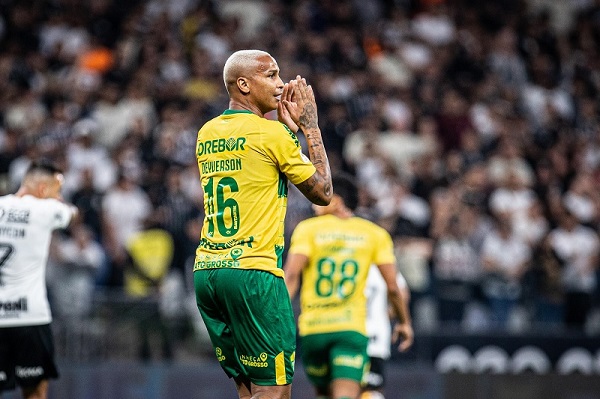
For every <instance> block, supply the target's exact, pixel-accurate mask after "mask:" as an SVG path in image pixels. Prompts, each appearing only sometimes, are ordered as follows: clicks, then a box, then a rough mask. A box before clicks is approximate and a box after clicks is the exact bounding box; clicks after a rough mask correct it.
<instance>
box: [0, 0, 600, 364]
mask: <svg viewBox="0 0 600 399" xmlns="http://www.w3.org/2000/svg"><path fill="white" fill-rule="evenodd" d="M241 48H257V49H263V50H266V51H268V52H270V53H271V54H272V55H273V56H274V57H275V58H276V59H277V61H278V63H279V67H280V69H281V74H282V78H283V79H284V81H287V80H289V79H291V78H293V77H295V76H296V75H297V74H300V75H302V76H304V77H306V78H307V80H308V81H309V83H311V84H312V86H313V88H314V89H315V92H316V97H317V101H318V106H319V125H320V126H321V129H322V131H323V137H324V140H325V145H326V148H327V150H328V154H329V157H330V162H331V164H332V169H334V170H345V171H348V172H351V173H352V174H354V175H355V176H356V177H357V179H358V181H359V182H360V185H361V190H362V200H361V201H362V202H361V206H360V209H359V213H360V214H361V215H362V216H366V217H368V218H369V219H371V220H374V221H376V222H377V223H379V224H380V225H382V226H383V227H385V228H386V229H387V230H388V231H389V232H390V233H391V234H392V235H393V237H394V241H395V248H396V254H397V258H398V269H399V271H401V272H402V273H403V274H404V276H405V278H406V279H407V281H408V284H409V286H410V289H411V292H412V302H411V306H412V311H413V316H414V319H415V329H416V332H417V335H418V333H419V331H435V330H436V329H442V328H443V329H455V330H456V331H485V330H491V329H493V330H495V331H498V330H503V329H504V330H506V331H507V332H523V331H532V330H535V329H541V330H543V329H547V328H549V327H550V328H551V329H553V330H554V331H569V330H574V331H581V332H584V333H587V334H596V333H600V289H599V288H598V283H597V281H598V277H599V272H598V269H599V268H598V266H599V262H600V258H599V256H598V255H599V254H600V238H599V234H598V229H599V227H600V189H599V187H600V124H599V122H600V120H599V119H600V112H599V111H600V96H599V94H600V93H599V91H600V1H598V0H562V1H552V0H504V1H478V0H371V1H362V0H319V1H314V0H295V1H294V0H278V1H258V0H221V1H217V0H214V1H207V0H147V1H146V0H127V1H117V0H93V1H92V0H89V1H86V0H0V192H2V193H11V192H14V191H15V190H16V188H17V187H18V184H19V182H20V179H21V177H22V175H23V173H24V171H25V170H26V168H27V166H28V164H29V162H30V161H31V160H32V159H36V158H40V157H41V158H47V159H51V160H53V161H55V162H56V163H57V164H58V165H60V166H61V167H62V169H63V170H64V171H65V178H66V182H65V191H64V197H65V199H66V200H68V201H70V202H72V203H74V204H75V205H77V206H78V207H79V209H80V211H81V215H80V218H79V220H77V221H76V223H75V224H74V225H73V226H72V227H71V228H70V229H69V230H68V231H65V232H63V233H61V234H59V235H57V236H56V237H55V240H53V247H52V255H51V265H50V266H49V270H48V282H49V289H50V294H51V300H52V303H53V307H54V314H55V319H56V320H58V321H59V322H60V321H61V320H62V321H63V322H64V323H67V324H68V323H75V325H76V323H77V321H78V320H82V319H85V318H91V317H93V316H94V315H97V313H98V312H99V309H102V310H101V313H102V314H103V316H106V315H107V314H111V312H117V313H118V312H119V310H115V309H121V310H120V311H121V313H120V314H122V313H123V312H126V311H130V312H131V313H132V314H135V315H136V319H137V320H138V322H139V323H138V324H140V325H139V326H138V327H139V331H140V333H141V334H142V336H143V339H142V340H141V342H142V343H141V345H140V347H139V355H140V356H142V357H143V358H148V357H149V356H151V354H150V353H149V351H150V347H151V345H150V344H149V342H150V341H151V340H152V337H151V336H150V335H149V334H148V331H149V330H150V327H153V328H156V327H157V323H156V320H157V319H156V318H155V317H154V316H157V317H158V319H159V323H158V329H157V331H158V332H159V333H160V336H161V337H162V338H161V339H162V341H161V342H162V349H163V355H164V356H165V357H166V358H171V357H172V356H173V350H174V349H173V345H172V344H173V342H175V341H176V340H177V339H178V337H182V336H185V335H186V334H187V333H189V328H190V327H189V326H190V325H191V326H192V327H191V329H192V330H194V326H195V325H197V322H198V320H197V310H196V309H195V303H194V299H193V293H192V292H193V290H192V283H191V279H190V276H191V264H192V262H193V256H194V251H195V247H196V245H197V242H198V239H199V234H200V228H201V224H202V216H203V215H202V187H201V186H200V183H199V180H198V170H197V165H196V162H195V154H194V150H195V140H196V133H197V130H198V128H199V127H200V126H201V125H202V124H203V123H204V122H205V121H207V120H208V119H210V118H212V117H214V116H216V115H218V114H220V113H221V112H223V110H225V109H226V108H227V96H226V92H225V90H224V86H223V82H222V67H223V64H224V62H225V59H226V58H227V57H228V56H229V54H230V53H231V52H233V51H235V50H237V49H241ZM270 117H272V118H276V115H270ZM257 200H258V199H257ZM310 215H311V208H310V205H309V203H308V201H306V200H305V199H304V198H303V197H302V196H301V195H300V194H299V193H298V192H297V191H294V190H290V198H289V203H288V219H287V226H286V228H287V230H288V231H289V232H291V230H292V229H293V228H294V227H295V225H296V223H297V222H298V221H300V220H302V219H304V218H306V217H309V216H310ZM288 237H289V235H288ZM106 304H108V305H109V306H103V305H106ZM123 309H125V310H123ZM140 314H147V315H148V317H146V318H144V317H139V315H140ZM146 321H148V323H146Z"/></svg>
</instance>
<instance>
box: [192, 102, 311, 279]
mask: <svg viewBox="0 0 600 399" xmlns="http://www.w3.org/2000/svg"><path fill="white" fill-rule="evenodd" d="M196 158H197V161H198V168H199V170H200V177H201V180H202V187H203V189H204V212H205V215H206V216H205V218H204V225H203V227H202V235H201V238H200V244H199V246H198V248H197V250H196V260H195V263H194V271H196V270H200V269H213V268H222V267H236V268H242V269H259V270H265V271H269V272H271V273H274V274H275V275H277V276H280V277H282V276H283V270H282V259H281V255H282V253H283V245H284V237H283V233H284V219H285V212H286V206H287V189H288V187H287V182H288V179H289V181H291V182H292V183H294V184H298V183H301V182H303V181H305V180H306V179H308V178H309V177H311V176H312V175H313V174H314V173H315V171H316V169H315V167H314V166H313V164H312V163H311V162H310V160H309V159H308V158H307V157H306V156H305V155H303V154H302V151H301V148H300V144H299V142H298V139H297V137H296V135H294V133H292V132H291V131H290V130H289V129H288V128H287V127H286V126H285V125H283V124H282V123H280V122H278V121H273V120H268V119H265V118H261V117H259V116H257V115H255V114H253V113H251V112H249V111H237V110H227V111H225V112H224V113H223V114H222V115H220V116H218V117H216V118H214V119H212V120H210V121H208V122H207V123H206V124H205V125H204V126H202V128H201V129H200V131H199V132H198V140H197V142H196Z"/></svg>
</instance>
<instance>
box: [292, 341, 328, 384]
mask: <svg viewBox="0 0 600 399" xmlns="http://www.w3.org/2000/svg"><path fill="white" fill-rule="evenodd" d="M332 342H333V341H332V334H329V333H328V334H309V335H304V336H302V337H300V354H301V358H302V365H303V366H304V373H305V374H306V376H307V377H308V380H309V381H310V382H311V384H312V385H313V386H314V387H316V388H317V390H319V392H327V390H328V388H329V384H330V383H331V368H330V365H329V355H330V350H331V345H332Z"/></svg>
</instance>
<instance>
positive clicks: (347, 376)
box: [284, 175, 413, 399]
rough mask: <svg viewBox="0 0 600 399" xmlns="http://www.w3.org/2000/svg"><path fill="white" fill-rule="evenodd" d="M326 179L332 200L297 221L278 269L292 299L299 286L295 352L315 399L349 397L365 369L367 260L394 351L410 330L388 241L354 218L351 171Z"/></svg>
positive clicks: (406, 345)
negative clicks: (380, 290) (386, 306)
mask: <svg viewBox="0 0 600 399" xmlns="http://www.w3.org/2000/svg"><path fill="white" fill-rule="evenodd" d="M332 182H333V198H332V200H331V203H330V204H329V205H328V206H314V209H315V213H316V217H313V218H309V219H306V220H304V221H302V222H300V223H299V224H298V225H297V226H296V228H295V230H294V232H293V234H292V238H291V245H290V250H289V254H288V257H287V260H286V264H285V267H284V270H285V278H286V285H287V287H288V291H289V293H290V296H291V297H292V298H293V297H294V296H295V295H296V293H297V292H298V290H299V289H300V315H299V319H298V328H299V333H300V345H301V357H302V362H303V365H304V369H305V372H306V374H307V376H308V378H309V380H310V381H311V383H312V384H313V386H314V387H315V389H316V393H317V397H318V398H333V399H355V398H358V397H359V395H360V392H361V383H362V381H363V377H364V375H365V372H366V370H368V367H369V357H368V355H367V344H368V340H369V339H368V336H367V328H366V312H367V304H366V296H365V285H366V282H367V276H368V273H369V269H370V266H371V265H372V264H374V265H376V266H377V267H378V269H379V271H380V272H381V275H382V277H383V279H384V280H385V284H386V287H387V293H388V298H389V302H390V304H391V306H392V308H393V312H394V316H395V317H396V319H397V320H396V321H397V322H396V324H395V326H394V336H395V337H396V338H401V342H400V344H399V349H400V350H406V349H407V348H409V347H410V346H411V345H412V342H413V330H412V325H411V320H410V315H409V313H408V309H407V306H406V301H405V300H404V298H403V296H402V291H401V289H400V287H398V284H397V281H396V266H395V256H394V252H393V244H392V238H391V237H390V235H389V234H388V233H387V232H386V231H385V230H384V229H383V228H381V227H379V226H377V225H376V224H374V223H372V222H370V221H368V220H366V219H363V218H360V217H357V216H355V215H354V210H355V209H356V207H357V206H358V188H357V187H356V185H355V183H354V180H353V179H352V178H351V177H350V176H346V175H336V176H334V177H333V179H332Z"/></svg>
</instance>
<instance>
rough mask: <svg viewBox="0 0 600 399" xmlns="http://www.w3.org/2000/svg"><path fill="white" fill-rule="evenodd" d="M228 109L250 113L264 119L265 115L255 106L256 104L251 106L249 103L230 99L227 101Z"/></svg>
mask: <svg viewBox="0 0 600 399" xmlns="http://www.w3.org/2000/svg"><path fill="white" fill-rule="evenodd" d="M229 109H233V110H238V111H250V112H252V113H253V114H255V115H258V116H260V117H261V118H264V117H265V114H264V113H263V112H262V111H261V110H260V109H259V108H258V107H257V106H256V104H252V103H251V102H249V101H245V99H243V100H242V101H240V100H238V99H234V98H232V99H230V100H229Z"/></svg>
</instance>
